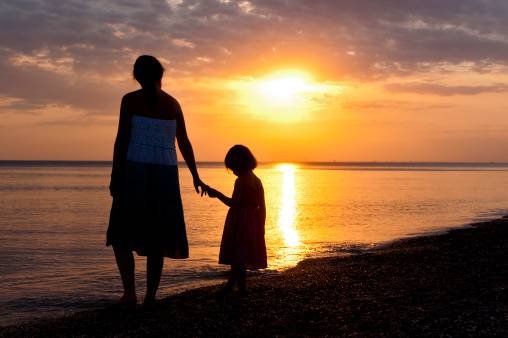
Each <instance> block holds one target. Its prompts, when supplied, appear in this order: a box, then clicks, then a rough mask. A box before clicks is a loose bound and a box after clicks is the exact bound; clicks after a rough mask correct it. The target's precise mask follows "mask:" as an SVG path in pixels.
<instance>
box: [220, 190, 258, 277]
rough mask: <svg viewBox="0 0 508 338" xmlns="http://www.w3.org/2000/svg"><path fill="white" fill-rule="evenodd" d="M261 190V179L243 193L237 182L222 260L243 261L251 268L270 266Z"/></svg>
mask: <svg viewBox="0 0 508 338" xmlns="http://www.w3.org/2000/svg"><path fill="white" fill-rule="evenodd" d="M262 191H263V188H262V185H261V182H260V181H257V184H256V185H255V186H251V187H249V188H247V189H244V190H243V191H242V192H241V193H238V190H237V188H236V184H235V192H233V199H237V201H238V203H236V204H235V205H233V206H232V207H231V208H229V211H228V214H227V216H226V221H225V224H224V231H223V233H222V241H221V246H220V253H219V264H228V265H241V266H244V267H245V268H246V269H248V270H257V269H264V268H266V267H267V259H266V244H265V220H264V211H262V208H263V207H262V206H261V205H260V201H261V198H263V197H262V194H263V193H262ZM260 194H261V195H260ZM235 195H236V196H235Z"/></svg>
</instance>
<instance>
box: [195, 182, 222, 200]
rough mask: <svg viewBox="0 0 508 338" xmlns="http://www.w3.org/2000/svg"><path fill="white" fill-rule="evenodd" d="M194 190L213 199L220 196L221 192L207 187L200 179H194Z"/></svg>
mask: <svg viewBox="0 0 508 338" xmlns="http://www.w3.org/2000/svg"><path fill="white" fill-rule="evenodd" d="M194 189H196V192H197V193H198V194H201V196H203V195H208V196H209V197H211V198H217V197H219V195H220V192H219V191H217V190H215V189H214V188H212V187H210V186H208V185H206V184H205V183H204V182H203V181H201V179H200V178H195V179H194Z"/></svg>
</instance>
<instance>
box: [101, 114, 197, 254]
mask: <svg viewBox="0 0 508 338" xmlns="http://www.w3.org/2000/svg"><path fill="white" fill-rule="evenodd" d="M175 136H176V120H163V119H155V118H149V117H144V116H140V115H133V117H132V121H131V133H130V140H129V148H128V151H127V160H126V163H125V165H124V166H123V167H122V169H121V171H120V173H119V178H118V180H119V190H118V193H117V194H116V195H115V197H114V198H113V205H112V207H111V213H110V219H109V227H108V232H107V241H106V245H113V246H119V247H124V248H128V249H130V250H134V251H136V252H137V253H138V254H139V255H142V256H146V255H148V254H162V255H164V256H165V257H170V258H187V257H189V247H188V243H187V235H186V231H185V221H184V215H183V208H182V200H181V196H180V185H179V181H178V166H177V164H178V162H177V156H176V149H175Z"/></svg>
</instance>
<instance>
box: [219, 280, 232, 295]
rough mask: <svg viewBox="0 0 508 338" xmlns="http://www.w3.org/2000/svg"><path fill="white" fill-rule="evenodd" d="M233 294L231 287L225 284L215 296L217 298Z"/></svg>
mask: <svg viewBox="0 0 508 338" xmlns="http://www.w3.org/2000/svg"><path fill="white" fill-rule="evenodd" d="M232 292H233V287H232V286H231V285H229V283H228V284H226V285H224V286H220V287H219V289H218V290H217V292H216V293H215V295H216V296H217V297H219V298H221V297H224V296H227V295H229V294H231V293H232Z"/></svg>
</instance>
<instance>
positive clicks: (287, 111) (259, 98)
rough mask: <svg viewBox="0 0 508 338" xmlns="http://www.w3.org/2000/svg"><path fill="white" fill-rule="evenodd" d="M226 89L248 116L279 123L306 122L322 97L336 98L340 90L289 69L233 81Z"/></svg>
mask: <svg viewBox="0 0 508 338" xmlns="http://www.w3.org/2000/svg"><path fill="white" fill-rule="evenodd" d="M230 87H231V88H233V90H235V91H236V93H237V95H236V96H237V101H238V104H239V105H240V106H241V107H242V108H244V109H243V110H244V111H245V112H247V113H249V115H253V116H257V117H259V118H263V119H269V120H272V121H279V122H298V121H301V120H305V119H310V118H311V113H312V112H313V111H315V110H318V109H320V102H321V101H323V99H324V97H325V96H326V95H338V94H340V93H341V92H342V90H343V86H341V85H339V84H337V83H328V82H318V81H316V80H315V79H314V77H313V76H312V75H311V74H310V73H307V72H305V71H302V70H293V69H290V70H280V71H276V72H273V73H270V74H267V75H265V76H262V77H259V78H242V79H238V80H234V81H232V82H231V83H230Z"/></svg>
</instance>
